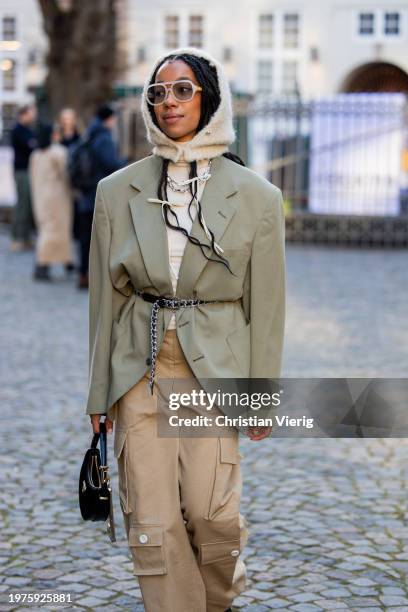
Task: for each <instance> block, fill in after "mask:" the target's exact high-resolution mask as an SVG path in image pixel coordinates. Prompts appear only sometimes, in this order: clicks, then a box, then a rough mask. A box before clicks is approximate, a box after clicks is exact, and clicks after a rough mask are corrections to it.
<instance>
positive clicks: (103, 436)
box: [91, 421, 108, 465]
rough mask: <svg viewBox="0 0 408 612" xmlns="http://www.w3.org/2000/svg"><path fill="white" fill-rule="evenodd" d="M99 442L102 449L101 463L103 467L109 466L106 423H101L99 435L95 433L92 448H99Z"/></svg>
mask: <svg viewBox="0 0 408 612" xmlns="http://www.w3.org/2000/svg"><path fill="white" fill-rule="evenodd" d="M98 442H99V443H100V447H101V462H102V465H107V461H108V453H107V447H108V445H107V441H106V425H105V422H104V421H101V422H100V423H99V433H94V435H93V438H92V442H91V448H96V447H97V446H98Z"/></svg>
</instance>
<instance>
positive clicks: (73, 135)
mask: <svg viewBox="0 0 408 612" xmlns="http://www.w3.org/2000/svg"><path fill="white" fill-rule="evenodd" d="M58 127H59V142H60V144H62V145H63V146H64V147H66V148H67V149H68V151H69V149H70V147H72V145H75V143H76V142H78V140H79V139H80V137H81V135H80V132H79V129H78V117H77V114H76V112H75V111H74V109H72V108H63V109H62V110H61V112H60V114H59V116H58ZM72 207H73V221H72V235H73V237H74V239H75V240H79V237H80V231H79V230H80V227H79V211H78V199H77V198H75V197H74V198H73V202H72ZM74 269H75V266H74V265H72V266H71V267H70V268H69V271H70V272H73V271H74Z"/></svg>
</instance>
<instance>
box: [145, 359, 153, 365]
mask: <svg viewBox="0 0 408 612" xmlns="http://www.w3.org/2000/svg"><path fill="white" fill-rule="evenodd" d="M146 365H152V360H151V359H150V357H148V358H147V359H146Z"/></svg>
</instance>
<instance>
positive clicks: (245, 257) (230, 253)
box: [221, 247, 250, 276]
mask: <svg viewBox="0 0 408 612" xmlns="http://www.w3.org/2000/svg"><path fill="white" fill-rule="evenodd" d="M222 248H223V249H224V252H223V253H221V255H222V257H225V259H227V260H228V263H229V265H230V267H231V270H232V271H233V272H234V274H237V275H238V276H244V275H245V272H246V268H247V265H248V261H249V257H250V253H249V251H248V249H246V248H241V247H238V248H235V247H234V248H228V247H222Z"/></svg>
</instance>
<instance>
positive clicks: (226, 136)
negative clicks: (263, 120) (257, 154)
mask: <svg viewBox="0 0 408 612" xmlns="http://www.w3.org/2000/svg"><path fill="white" fill-rule="evenodd" d="M181 53H189V54H191V55H195V56H197V57H203V58H205V59H206V60H208V61H209V62H210V64H211V65H212V66H214V67H215V69H216V71H217V77H218V85H219V89H220V94H221V102H220V105H219V107H218V108H217V110H216V111H215V113H214V114H213V115H212V117H211V119H210V121H209V122H208V123H207V125H206V126H204V127H203V128H202V129H201V130H200V131H199V132H197V134H195V136H194V137H193V138H192V139H191V140H189V141H188V142H176V141H174V140H173V139H172V138H169V137H168V136H166V134H165V133H164V132H162V131H161V129H160V128H159V127H158V126H157V125H155V124H154V123H153V120H152V117H151V115H150V112H149V108H148V103H147V101H146V95H145V94H146V89H147V87H148V85H149V84H150V81H151V80H152V76H153V73H154V71H155V69H156V67H157V66H158V65H159V64H160V63H161V62H162V61H163V60H164V58H165V57H167V56H168V55H175V54H177V55H178V54H181ZM141 110H142V115H143V119H144V123H145V126H146V131H147V139H148V141H149V142H151V143H152V144H153V145H154V147H153V150H152V153H153V154H154V155H159V156H161V157H164V158H166V159H170V160H172V161H174V162H177V161H181V160H184V161H187V162H192V161H194V160H196V161H198V160H200V159H208V158H210V159H211V158H213V157H218V156H220V155H222V154H223V153H225V152H226V151H228V145H229V144H231V143H233V142H234V140H235V131H234V128H233V124H232V103H231V91H230V86H229V82H228V78H227V76H226V74H225V71H224V68H223V66H222V64H220V62H218V61H217V60H216V59H215V58H213V57H212V56H211V55H209V53H206V52H204V51H202V50H201V49H196V48H195V47H182V48H178V49H174V50H173V51H168V52H167V53H165V54H163V55H161V56H160V57H158V58H157V60H156V62H155V63H154V65H153V66H152V68H151V70H150V72H149V74H148V75H147V78H146V80H145V84H144V87H143V95H142V102H141Z"/></svg>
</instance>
